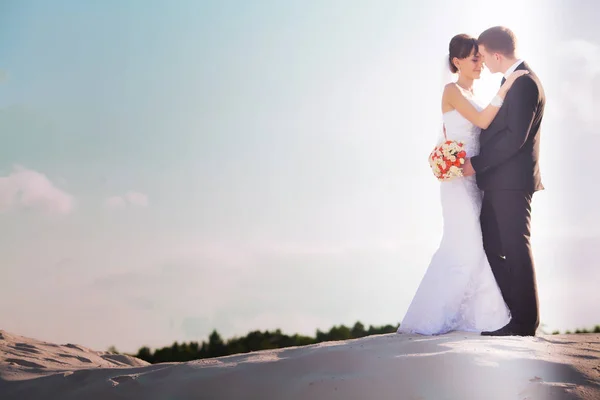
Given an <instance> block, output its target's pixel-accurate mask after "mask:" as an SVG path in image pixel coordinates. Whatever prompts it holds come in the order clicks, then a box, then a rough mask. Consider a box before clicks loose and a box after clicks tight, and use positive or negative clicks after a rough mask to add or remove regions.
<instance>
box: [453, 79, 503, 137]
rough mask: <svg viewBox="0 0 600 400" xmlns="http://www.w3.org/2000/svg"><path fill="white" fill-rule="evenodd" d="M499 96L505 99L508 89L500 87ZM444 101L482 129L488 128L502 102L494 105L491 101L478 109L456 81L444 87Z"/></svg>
mask: <svg viewBox="0 0 600 400" xmlns="http://www.w3.org/2000/svg"><path fill="white" fill-rule="evenodd" d="M497 96H498V97H499V98H500V99H502V100H504V96H506V90H505V89H502V88H501V89H500V90H499V91H498V94H497ZM443 97H444V102H445V103H446V104H449V105H450V106H452V108H454V109H455V110H456V111H458V112H459V113H460V114H461V115H462V116H463V117H465V118H466V119H468V120H469V121H470V122H471V123H472V124H473V125H476V126H478V127H480V128H481V129H486V128H487V127H488V126H490V124H491V123H492V121H493V120H494V118H495V117H496V115H497V114H498V110H499V109H500V105H501V104H496V103H495V102H492V103H494V105H492V103H490V104H489V105H488V106H487V107H486V108H485V109H483V110H481V111H478V110H477V109H476V108H475V107H474V106H473V105H472V104H471V103H470V102H469V100H467V98H466V97H465V96H464V95H463V94H462V93H461V91H460V89H459V88H458V87H456V85H455V84H454V83H451V84H449V85H447V86H446V88H445V89H444V94H443Z"/></svg>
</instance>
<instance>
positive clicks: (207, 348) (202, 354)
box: [108, 322, 600, 364]
mask: <svg viewBox="0 0 600 400" xmlns="http://www.w3.org/2000/svg"><path fill="white" fill-rule="evenodd" d="M398 326H399V325H395V326H394V325H384V326H373V325H370V326H369V327H368V328H366V329H365V326H364V325H363V324H362V323H361V322H356V323H355V324H354V326H352V327H351V328H350V327H347V326H345V325H339V326H333V327H332V328H331V329H330V330H329V331H328V332H323V331H321V330H319V329H317V331H316V334H315V336H314V337H313V336H304V335H299V334H294V335H287V334H284V333H282V332H281V330H280V329H277V330H275V331H268V330H266V331H262V332H261V331H258V330H257V331H252V332H250V333H248V334H247V335H245V336H242V337H233V338H230V339H228V340H224V339H223V338H222V337H221V335H220V334H219V333H218V332H217V330H213V331H212V332H211V334H210V335H209V337H208V341H202V342H201V343H200V342H197V341H191V342H182V343H179V342H174V343H173V344H172V345H171V346H166V347H162V348H157V349H155V350H151V349H150V348H149V347H147V346H144V347H141V348H140V349H139V350H138V352H137V354H130V355H132V356H134V357H137V358H140V359H142V360H145V361H147V362H149V363H151V364H156V363H163V362H186V361H192V360H199V359H203V358H212V357H222V356H228V355H232V354H242V353H248V352H251V351H259V350H269V349H281V348H286V347H295V346H306V345H310V344H316V343H321V342H329V341H337V340H348V339H358V338H361V337H365V336H370V335H380V334H386V333H394V332H396V331H397V330H398ZM571 333H600V325H596V326H595V327H594V328H592V329H585V328H584V329H577V330H575V331H574V332H571V331H569V330H567V331H565V332H564V334H567V335H568V334H571ZM552 334H553V335H558V334H561V332H560V331H558V330H556V331H554V332H552ZM108 351H110V352H112V353H118V351H117V349H116V348H115V347H114V346H111V348H109V349H108Z"/></svg>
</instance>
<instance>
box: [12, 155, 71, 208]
mask: <svg viewBox="0 0 600 400" xmlns="http://www.w3.org/2000/svg"><path fill="white" fill-rule="evenodd" d="M15 209H35V210H38V211H43V212H48V213H57V214H68V213H69V212H70V211H71V210H72V209H73V196H71V195H70V194H69V193H66V192H64V191H62V190H61V189H59V188H57V187H56V186H54V184H53V183H52V182H51V181H50V180H49V179H48V178H47V177H46V175H44V174H42V173H40V172H37V171H33V170H29V169H26V168H23V167H21V166H15V167H14V169H13V171H12V172H11V173H10V174H9V175H8V176H0V212H6V211H10V210H15Z"/></svg>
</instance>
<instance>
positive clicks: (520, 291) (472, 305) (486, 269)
mask: <svg viewBox="0 0 600 400" xmlns="http://www.w3.org/2000/svg"><path fill="white" fill-rule="evenodd" d="M484 64H485V66H486V67H487V68H488V69H489V70H490V72H492V73H498V72H500V73H503V74H504V78H503V79H502V85H501V87H500V89H499V91H498V93H497V95H496V96H495V97H494V98H493V99H492V101H491V102H490V104H489V105H487V106H486V107H484V106H482V105H481V104H480V103H479V102H478V101H477V99H476V98H475V96H474V94H473V89H472V88H473V81H474V80H475V79H479V77H480V75H481V70H482V68H483V66H484ZM449 68H450V70H451V71H452V72H453V73H457V74H458V79H457V81H456V82H452V83H449V84H447V85H446V86H445V88H444V93H443V95H442V113H443V121H444V134H445V137H446V140H450V141H462V142H463V143H464V150H465V151H466V161H465V163H464V164H463V165H462V166H461V170H462V176H461V177H458V178H455V179H451V180H447V181H442V183H441V184H440V191H441V205H442V216H443V222H444V223H443V234H442V239H441V243H440V246H439V248H438V249H437V250H436V252H435V253H434V255H433V257H432V259H431V262H430V264H429V267H428V268H427V271H426V273H425V275H424V277H423V279H422V281H421V283H420V285H419V287H418V289H417V292H416V294H415V296H414V298H413V300H412V302H411V304H410V306H409V308H408V311H407V312H406V315H405V316H404V318H403V320H402V322H401V324H400V327H399V328H398V333H418V334H422V335H439V334H444V333H447V332H451V331H468V332H480V333H481V334H482V335H489V336H510V335H516V336H535V332H536V329H537V328H538V325H539V306H538V296H537V284H536V277H535V270H534V262H533V256H532V252H531V243H530V219H531V200H532V196H533V193H534V192H536V191H538V190H542V189H544V187H543V185H542V183H541V178H540V170H539V165H538V160H539V145H540V124H541V122H542V117H543V114H544V106H545V95H544V90H543V88H542V85H541V83H540V81H539V79H538V77H537V76H536V75H535V73H534V72H533V71H532V70H531V69H530V67H529V65H527V63H526V62H524V61H523V60H521V59H519V58H518V57H517V55H516V38H515V35H514V33H513V32H512V31H511V30H510V29H508V28H506V27H493V28H490V29H488V30H486V31H484V32H483V33H482V34H481V35H480V36H479V38H478V39H475V38H472V37H470V36H468V35H464V34H461V35H457V36H455V37H454V38H452V40H451V42H450V46H449Z"/></svg>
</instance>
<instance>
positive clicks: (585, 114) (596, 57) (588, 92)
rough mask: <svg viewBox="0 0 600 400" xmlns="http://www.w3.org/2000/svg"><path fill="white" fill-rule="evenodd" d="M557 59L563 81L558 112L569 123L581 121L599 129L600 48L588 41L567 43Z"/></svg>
mask: <svg viewBox="0 0 600 400" xmlns="http://www.w3.org/2000/svg"><path fill="white" fill-rule="evenodd" d="M557 56H558V60H560V61H559V63H560V65H559V69H558V72H559V80H560V82H561V83H560V86H559V93H558V96H557V101H559V102H560V105H561V106H560V108H559V109H558V110H557V111H558V112H560V113H561V115H562V116H563V117H565V118H567V119H569V120H573V119H574V118H577V119H578V120H579V121H580V122H581V123H583V124H584V125H585V127H586V128H595V126H596V125H597V123H598V122H600V114H599V113H598V112H597V110H598V107H599V106H600V104H599V103H598V100H597V91H598V89H599V87H598V83H599V82H600V46H599V45H597V44H596V43H592V42H588V41H585V40H572V41H567V42H564V43H562V44H561V45H559V46H558V49H557Z"/></svg>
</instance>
